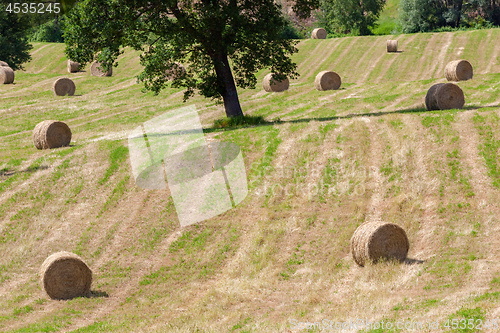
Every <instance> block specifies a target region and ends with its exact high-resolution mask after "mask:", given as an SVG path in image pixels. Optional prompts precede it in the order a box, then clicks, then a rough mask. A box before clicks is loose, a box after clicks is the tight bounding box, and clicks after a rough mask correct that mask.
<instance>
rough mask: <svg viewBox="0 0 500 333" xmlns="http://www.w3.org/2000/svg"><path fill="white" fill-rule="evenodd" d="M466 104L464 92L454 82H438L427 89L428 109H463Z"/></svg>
mask: <svg viewBox="0 0 500 333" xmlns="http://www.w3.org/2000/svg"><path fill="white" fill-rule="evenodd" d="M464 104H465V97H464V92H463V91H462V89H460V87H459V86H457V85H456V84H454V83H438V84H435V85H433V86H432V87H430V88H429V90H428V91H427V94H426V96H425V107H426V108H427V110H429V111H430V110H448V109H461V108H463V106H464Z"/></svg>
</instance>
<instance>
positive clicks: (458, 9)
mask: <svg viewBox="0 0 500 333" xmlns="http://www.w3.org/2000/svg"><path fill="white" fill-rule="evenodd" d="M462 4H463V0H458V1H455V4H454V7H455V8H454V9H455V13H457V18H456V21H455V28H458V26H459V25H460V19H461V18H462Z"/></svg>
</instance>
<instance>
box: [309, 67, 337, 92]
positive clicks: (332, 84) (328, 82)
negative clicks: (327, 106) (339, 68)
mask: <svg viewBox="0 0 500 333" xmlns="http://www.w3.org/2000/svg"><path fill="white" fill-rule="evenodd" d="M341 83H342V81H341V79H340V76H339V75H338V74H337V73H335V72H330V71H322V72H319V73H318V75H316V79H315V80H314V86H315V87H316V89H318V90H319V91H324V90H337V89H339V88H340V84H341Z"/></svg>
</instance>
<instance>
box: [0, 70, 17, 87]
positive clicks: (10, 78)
mask: <svg viewBox="0 0 500 333" xmlns="http://www.w3.org/2000/svg"><path fill="white" fill-rule="evenodd" d="M14 78H15V74H14V70H13V69H12V68H10V67H3V66H2V67H0V83H2V84H11V83H14Z"/></svg>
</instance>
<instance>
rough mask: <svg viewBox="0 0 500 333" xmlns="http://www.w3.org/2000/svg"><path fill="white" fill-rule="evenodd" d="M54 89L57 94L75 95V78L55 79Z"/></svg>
mask: <svg viewBox="0 0 500 333" xmlns="http://www.w3.org/2000/svg"><path fill="white" fill-rule="evenodd" d="M52 90H53V91H54V94H55V95H56V96H66V95H68V96H73V95H74V94H75V90H76V86H75V83H74V82H73V80H71V79H68V78H65V77H62V78H60V79H57V80H56V81H54V84H53V85H52Z"/></svg>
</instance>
